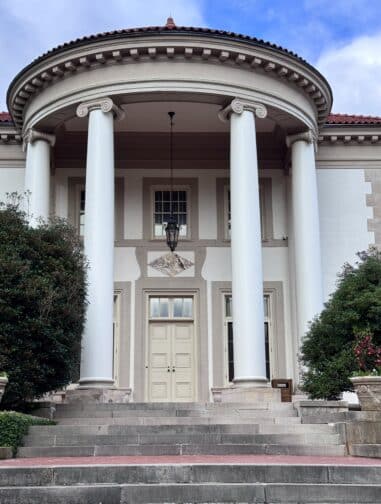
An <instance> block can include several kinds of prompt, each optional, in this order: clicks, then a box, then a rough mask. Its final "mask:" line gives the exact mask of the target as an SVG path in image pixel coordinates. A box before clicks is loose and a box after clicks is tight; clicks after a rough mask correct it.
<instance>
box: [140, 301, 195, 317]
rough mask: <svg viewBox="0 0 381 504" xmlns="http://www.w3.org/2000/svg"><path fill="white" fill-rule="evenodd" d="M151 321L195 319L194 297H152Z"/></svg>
mask: <svg viewBox="0 0 381 504" xmlns="http://www.w3.org/2000/svg"><path fill="white" fill-rule="evenodd" d="M149 316H150V318H151V319H193V297H150V298H149Z"/></svg>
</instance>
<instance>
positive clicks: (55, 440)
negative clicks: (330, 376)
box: [23, 432, 341, 446]
mask: <svg viewBox="0 0 381 504" xmlns="http://www.w3.org/2000/svg"><path fill="white" fill-rule="evenodd" d="M340 443H341V437H340V435H339V434H325V433H324V434H321V433H318V434H316V433H307V434H295V433H292V434H291V433H287V434H236V433H234V434H230V433H210V432H207V433H200V432H196V433H187V432H181V433H168V434H166V433H152V434H147V433H137V434H122V435H121V434H119V435H112V434H73V435H71V434H69V435H64V436H62V435H50V436H40V435H35V434H32V435H28V436H26V437H25V438H24V442H23V444H24V446H91V445H96V446H102V445H129V444H141V445H147V444H148V445H157V444H159V445H163V444H279V445H284V444H307V445H315V444H320V445H325V444H340Z"/></svg>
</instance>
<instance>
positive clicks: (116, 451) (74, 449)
mask: <svg viewBox="0 0 381 504" xmlns="http://www.w3.org/2000/svg"><path fill="white" fill-rule="evenodd" d="M241 454H252V455H310V456H344V455H346V454H347V450H346V446H345V445H344V444H324V443H322V444H279V443H277V444H271V443H268V444H260V443H258V444H248V443H245V444H239V443H225V444H209V443H202V444H196V443H193V444H184V443H168V444H154V445H152V444H125V445H122V444H116V445H89V446H78V445H75V446H24V447H21V448H19V450H18V452H17V456H18V457H19V458H25V457H88V456H89V457H92V456H118V455H135V456H138V455H156V456H160V455H241Z"/></svg>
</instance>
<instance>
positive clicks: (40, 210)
mask: <svg viewBox="0 0 381 504" xmlns="http://www.w3.org/2000/svg"><path fill="white" fill-rule="evenodd" d="M54 144H55V136H54V135H50V134H48V133H42V132H41V131H37V130H35V129H29V130H28V131H27V132H26V134H25V136H24V146H26V165H25V186H24V187H25V191H26V192H27V195H26V198H27V204H26V205H25V207H26V208H25V210H26V212H27V214H28V218H29V223H30V225H31V226H33V227H36V226H37V225H38V222H39V220H40V219H43V220H46V219H47V218H48V217H49V213H50V148H51V147H53V146H54Z"/></svg>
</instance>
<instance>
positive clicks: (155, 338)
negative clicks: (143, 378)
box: [149, 322, 172, 402]
mask: <svg viewBox="0 0 381 504" xmlns="http://www.w3.org/2000/svg"><path fill="white" fill-rule="evenodd" d="M170 362H171V328H170V326H168V324H165V323H161V322H154V323H151V324H150V365H149V369H150V377H149V385H150V397H151V400H152V401H164V402H165V401H170V400H171V399H170V398H171V395H172V391H171V374H172V373H171V372H169V371H168V369H170Z"/></svg>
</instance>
